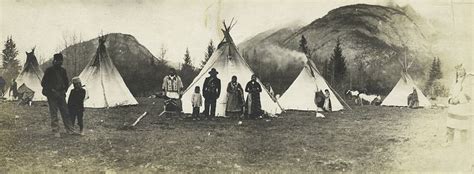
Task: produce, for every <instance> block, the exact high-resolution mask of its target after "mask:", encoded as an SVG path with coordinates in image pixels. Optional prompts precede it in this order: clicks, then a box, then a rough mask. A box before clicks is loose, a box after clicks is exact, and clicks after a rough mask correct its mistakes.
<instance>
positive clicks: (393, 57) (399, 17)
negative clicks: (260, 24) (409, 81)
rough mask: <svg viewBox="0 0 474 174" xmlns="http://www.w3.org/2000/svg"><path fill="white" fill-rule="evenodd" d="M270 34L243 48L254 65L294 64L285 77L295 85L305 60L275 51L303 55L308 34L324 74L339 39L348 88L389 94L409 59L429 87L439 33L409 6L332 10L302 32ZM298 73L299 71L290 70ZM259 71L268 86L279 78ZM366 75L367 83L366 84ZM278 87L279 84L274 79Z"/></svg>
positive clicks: (412, 70) (414, 72) (288, 30)
mask: <svg viewBox="0 0 474 174" xmlns="http://www.w3.org/2000/svg"><path fill="white" fill-rule="evenodd" d="M264 35H265V36H266V37H259V36H258V35H257V36H256V37H255V38H252V39H250V40H247V41H246V42H243V43H241V44H240V45H239V48H240V49H241V50H244V53H243V55H247V58H248V59H249V60H248V61H250V62H251V61H256V60H252V59H255V58H258V59H259V60H258V61H260V62H262V64H266V63H265V62H279V63H278V64H284V65H280V66H282V67H285V66H286V65H289V66H291V67H285V68H284V70H285V75H286V78H290V79H293V80H294V78H296V76H297V75H298V74H297V73H298V72H299V70H301V68H302V65H301V64H300V65H299V66H298V64H295V63H294V62H295V61H299V60H301V59H302V56H304V55H301V54H289V55H285V57H283V58H281V56H274V55H272V54H269V53H268V52H275V51H274V50H275V49H279V50H282V51H287V50H291V51H299V50H300V49H299V41H300V39H301V37H302V36H303V35H304V36H305V37H306V38H307V40H308V42H309V48H310V49H311V50H312V51H313V54H312V55H313V56H312V59H313V60H315V62H316V63H318V66H319V67H318V68H319V69H322V68H323V67H322V65H323V62H324V61H325V60H327V59H329V58H330V57H331V54H332V52H333V49H334V47H335V44H336V40H337V39H339V40H340V41H341V44H342V49H343V55H344V56H345V57H346V64H347V66H348V68H349V74H348V76H350V78H349V77H348V78H347V79H346V83H347V84H346V85H345V86H349V84H350V85H352V87H358V88H365V87H369V88H373V89H372V90H373V91H374V92H383V93H385V92H388V91H389V90H390V89H391V88H392V87H393V86H394V85H395V83H396V82H397V81H398V80H399V78H400V75H399V74H400V72H401V66H400V63H399V59H401V60H405V57H406V59H407V61H408V62H411V61H414V63H413V64H412V66H411V68H410V70H409V72H410V74H411V75H412V76H413V77H414V78H415V79H416V80H418V81H419V82H420V84H419V85H420V86H421V85H422V84H423V83H422V82H423V78H425V77H426V74H425V72H427V70H428V67H429V65H430V63H429V62H430V61H431V60H432V57H433V54H432V51H431V50H430V48H431V47H430V42H433V35H435V31H434V30H433V28H432V27H431V26H430V25H429V23H428V22H426V21H424V20H423V18H422V17H421V16H419V15H418V14H417V13H416V12H415V11H414V10H413V9H412V8H411V7H409V6H406V7H385V6H377V5H367V4H356V5H349V6H344V7H340V8H337V9H334V10H331V11H330V12H329V13H328V14H327V15H325V16H323V17H322V18H319V19H316V20H314V21H313V22H311V23H310V24H308V25H306V26H303V27H299V28H297V29H294V28H283V29H280V30H276V32H270V33H264ZM262 38H263V39H262ZM269 50H273V51H269ZM253 55H255V56H253ZM280 55H281V54H280ZM291 55H294V56H291ZM275 57H277V58H275ZM282 60H284V61H282ZM280 62H281V63H280ZM288 62H289V63H290V64H288ZM299 62H301V61H299ZM285 64H286V65H285ZM252 65H254V66H255V65H258V64H252ZM260 66H262V65H260ZM361 67H362V68H361ZM255 68H256V67H255ZM255 68H254V69H255ZM294 69H298V71H288V70H294ZM259 70H260V72H259V74H261V75H262V78H267V81H272V79H274V78H272V77H270V75H271V74H275V73H276V72H267V71H266V69H259ZM361 71H363V72H361ZM289 73H290V74H289ZM267 76H268V77H267ZM361 76H364V77H366V78H364V80H361V79H360V78H361ZM264 80H266V79H264ZM289 81H291V80H289ZM272 83H279V82H278V80H273V82H272ZM369 83H370V85H368V84H369ZM283 85H285V84H283ZM286 85H287V86H283V87H280V89H281V91H279V92H284V89H286V88H287V87H288V86H289V85H290V84H286Z"/></svg>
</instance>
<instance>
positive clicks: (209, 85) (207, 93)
mask: <svg viewBox="0 0 474 174" xmlns="http://www.w3.org/2000/svg"><path fill="white" fill-rule="evenodd" d="M202 94H203V96H204V98H205V99H217V98H219V96H220V94H221V80H220V79H219V78H217V77H214V78H212V77H207V78H206V80H204V85H203V87H202Z"/></svg>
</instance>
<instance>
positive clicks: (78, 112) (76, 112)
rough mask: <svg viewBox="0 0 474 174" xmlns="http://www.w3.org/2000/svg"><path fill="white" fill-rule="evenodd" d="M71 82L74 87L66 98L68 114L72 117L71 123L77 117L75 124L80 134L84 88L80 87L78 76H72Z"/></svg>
mask: <svg viewBox="0 0 474 174" xmlns="http://www.w3.org/2000/svg"><path fill="white" fill-rule="evenodd" d="M72 84H73V85H74V89H72V90H71V93H70V94H69V99H68V102H67V103H68V109H69V115H70V116H71V119H72V125H74V124H75V122H76V118H77V124H78V125H79V130H80V134H81V135H84V132H83V129H84V121H83V119H82V118H83V116H84V115H83V114H84V99H85V97H86V90H85V89H84V88H82V87H83V86H82V83H81V79H80V78H79V77H74V78H72Z"/></svg>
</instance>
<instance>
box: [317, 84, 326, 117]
mask: <svg viewBox="0 0 474 174" xmlns="http://www.w3.org/2000/svg"><path fill="white" fill-rule="evenodd" d="M324 100H325V96H324V93H323V91H321V90H320V91H316V92H314V104H315V105H316V117H321V115H322V114H321V113H318V111H319V109H320V108H323V107H324ZM322 117H324V115H322Z"/></svg>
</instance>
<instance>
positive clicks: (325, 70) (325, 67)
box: [322, 59, 330, 79]
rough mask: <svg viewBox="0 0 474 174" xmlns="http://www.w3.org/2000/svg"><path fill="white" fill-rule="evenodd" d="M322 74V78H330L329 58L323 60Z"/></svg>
mask: <svg viewBox="0 0 474 174" xmlns="http://www.w3.org/2000/svg"><path fill="white" fill-rule="evenodd" d="M322 76H323V77H324V79H330V75H329V60H327V59H326V60H324V63H323V74H322Z"/></svg>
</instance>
